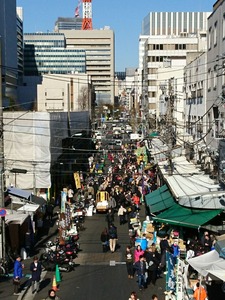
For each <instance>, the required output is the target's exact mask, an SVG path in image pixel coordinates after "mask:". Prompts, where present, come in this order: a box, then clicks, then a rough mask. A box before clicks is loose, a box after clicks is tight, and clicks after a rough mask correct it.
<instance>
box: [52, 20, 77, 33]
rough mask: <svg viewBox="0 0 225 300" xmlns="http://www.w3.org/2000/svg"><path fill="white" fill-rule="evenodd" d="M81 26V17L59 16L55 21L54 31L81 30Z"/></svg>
mask: <svg viewBox="0 0 225 300" xmlns="http://www.w3.org/2000/svg"><path fill="white" fill-rule="evenodd" d="M81 28H82V18H79V17H78V18H75V17H74V18H63V17H59V18H58V19H57V21H56V22H55V32H59V30H70V29H74V30H81Z"/></svg>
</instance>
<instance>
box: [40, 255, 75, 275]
mask: <svg viewBox="0 0 225 300" xmlns="http://www.w3.org/2000/svg"><path fill="white" fill-rule="evenodd" d="M40 260H41V263H42V266H43V267H44V268H45V270H47V271H55V268H56V265H58V267H59V270H60V271H63V272H70V271H72V270H74V268H75V263H74V261H73V259H72V258H65V257H64V254H61V253H53V252H49V253H43V254H42V256H41V259H40Z"/></svg>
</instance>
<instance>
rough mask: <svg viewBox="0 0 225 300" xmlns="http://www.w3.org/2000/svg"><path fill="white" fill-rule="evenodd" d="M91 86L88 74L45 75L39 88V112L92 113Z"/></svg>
mask: <svg viewBox="0 0 225 300" xmlns="http://www.w3.org/2000/svg"><path fill="white" fill-rule="evenodd" d="M90 87H91V85H90V76H89V75H87V74H68V75H63V74H62V75H60V78H59V77H58V76H57V75H54V74H49V75H47V74H46V75H43V79H42V83H41V84H38V87H37V110H38V111H48V112H63V111H64V112H67V111H71V112H72V111H83V110H88V111H89V112H90V113H91V88H90Z"/></svg>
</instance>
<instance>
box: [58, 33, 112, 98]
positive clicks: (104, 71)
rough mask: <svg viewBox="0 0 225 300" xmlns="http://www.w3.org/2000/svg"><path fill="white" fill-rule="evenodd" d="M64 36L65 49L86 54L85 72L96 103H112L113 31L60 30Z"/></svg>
mask: <svg viewBox="0 0 225 300" xmlns="http://www.w3.org/2000/svg"><path fill="white" fill-rule="evenodd" d="M60 33H63V34H64V35H65V39H66V47H67V49H77V50H79V49H83V50H85V52H86V72H87V74H88V75H90V76H91V81H92V85H93V87H94V88H95V92H96V101H97V103H98V104H100V103H104V104H106V103H108V104H113V103H114V94H115V91H114V85H115V84H114V72H115V54H114V52H115V50H114V47H115V43H114V32H113V30H111V29H109V28H108V27H105V28H104V29H101V30H60Z"/></svg>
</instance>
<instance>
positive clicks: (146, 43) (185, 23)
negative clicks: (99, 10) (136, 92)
mask: <svg viewBox="0 0 225 300" xmlns="http://www.w3.org/2000/svg"><path fill="white" fill-rule="evenodd" d="M209 14H210V13H207V12H151V13H149V14H148V15H147V17H145V19H144V20H143V26H142V34H143V35H141V36H140V39H139V81H140V82H141V83H142V93H141V95H142V99H144V101H145V103H144V104H145V106H146V104H148V113H149V114H150V115H151V116H152V117H153V118H157V117H158V116H159V115H160V112H159V98H160V93H161V91H160V90H159V86H160V82H159V78H163V80H166V76H163V74H162V72H160V76H159V71H160V70H162V69H164V72H166V73H167V80H169V79H170V78H172V77H173V69H174V70H175V69H176V70H177V69H178V68H180V69H182V68H183V67H184V66H185V65H186V57H187V53H188V52H201V51H205V50H206V34H207V17H208V16H209ZM166 70H167V71H166ZM173 82H176V81H173ZM181 84H182V83H181ZM178 118H179V117H178ZM180 121H181V120H180ZM156 123H157V122H156Z"/></svg>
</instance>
